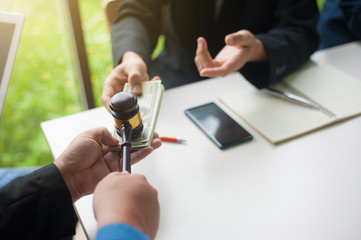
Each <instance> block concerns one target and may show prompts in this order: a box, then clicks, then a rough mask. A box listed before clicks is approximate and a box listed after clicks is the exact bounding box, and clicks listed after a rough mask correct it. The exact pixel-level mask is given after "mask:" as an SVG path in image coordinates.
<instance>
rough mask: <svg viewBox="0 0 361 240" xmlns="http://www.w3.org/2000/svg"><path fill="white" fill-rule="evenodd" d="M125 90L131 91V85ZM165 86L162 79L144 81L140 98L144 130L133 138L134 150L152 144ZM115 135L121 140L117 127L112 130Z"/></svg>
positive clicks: (117, 148)
mask: <svg viewBox="0 0 361 240" xmlns="http://www.w3.org/2000/svg"><path fill="white" fill-rule="evenodd" d="M123 91H124V92H130V85H129V84H128V83H127V84H125V86H124V90H123ZM163 92H164V87H163V85H162V82H161V80H154V81H148V82H143V93H142V94H141V95H139V96H137V98H138V104H139V111H140V116H141V119H142V122H143V126H144V128H143V132H142V134H141V135H140V136H139V137H138V138H136V139H132V150H136V149H139V148H143V147H147V146H150V144H151V142H152V138H153V134H154V130H155V125H156V123H157V119H158V114H159V109H160V104H161V102H162V97H163ZM112 134H113V136H114V137H115V138H117V139H118V140H119V141H120V142H121V137H120V136H119V135H118V134H117V132H116V130H115V127H114V129H113V132H112ZM110 150H111V151H121V147H120V145H119V146H115V147H111V149H110Z"/></svg>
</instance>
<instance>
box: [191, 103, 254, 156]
mask: <svg viewBox="0 0 361 240" xmlns="http://www.w3.org/2000/svg"><path fill="white" fill-rule="evenodd" d="M185 114H186V115H187V116H188V117H189V118H190V119H191V120H192V121H193V122H194V123H195V124H196V125H197V126H198V127H199V128H200V129H201V130H202V131H203V132H204V133H205V134H206V135H207V136H208V137H209V138H210V139H211V140H212V141H213V142H214V143H215V144H216V145H217V146H218V147H219V148H221V149H225V148H228V147H231V146H233V145H235V144H238V143H242V142H245V141H248V140H251V139H252V138H253V137H252V135H251V134H250V133H248V132H247V131H246V130H245V129H244V128H243V127H241V126H240V125H239V124H238V123H237V122H236V121H234V120H233V119H232V118H231V117H230V116H228V115H227V114H226V113H225V112H224V111H223V110H222V109H221V108H219V107H218V106H217V105H216V104H215V103H213V102H212V103H207V104H204V105H201V106H198V107H194V108H190V109H187V110H185Z"/></svg>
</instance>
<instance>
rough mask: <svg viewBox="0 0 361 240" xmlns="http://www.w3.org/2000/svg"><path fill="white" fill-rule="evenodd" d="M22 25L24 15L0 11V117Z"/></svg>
mask: <svg viewBox="0 0 361 240" xmlns="http://www.w3.org/2000/svg"><path fill="white" fill-rule="evenodd" d="M23 23H24V15H22V14H18V13H9V12H3V11H0V117H1V113H2V109H3V106H4V102H5V96H6V91H7V88H8V85H9V81H10V76H11V72H12V69H13V65H14V60H15V55H16V51H17V49H18V44H19V40H20V35H21V30H22V27H23Z"/></svg>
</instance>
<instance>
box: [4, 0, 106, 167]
mask: <svg viewBox="0 0 361 240" xmlns="http://www.w3.org/2000/svg"><path fill="white" fill-rule="evenodd" d="M101 4H102V1H100V0H79V7H80V11H81V17H82V21H83V29H84V33H85V40H86V44H87V53H88V60H89V65H90V66H89V67H90V69H91V81H92V87H93V92H94V98H95V101H96V106H101V102H100V95H101V91H102V84H103V79H105V77H106V76H107V74H108V73H109V72H110V71H111V69H112V59H111V45H110V39H109V34H108V32H107V29H106V23H105V19H104V16H103V12H102V8H101ZM0 10H3V11H9V12H18V13H23V14H24V15H25V22H24V28H23V32H22V36H21V39H20V44H19V48H18V52H17V56H16V59H15V64H14V68H13V73H12V77H11V80H10V84H9V88H8V92H7V95H6V101H5V105H4V109H3V114H2V117H1V119H0V167H15V166H37V165H44V164H47V163H50V162H52V161H53V157H52V155H51V153H50V150H49V147H48V145H47V142H46V140H45V137H44V135H43V133H42V130H41V127H40V122H42V121H46V120H50V119H54V118H58V117H62V116H65V115H69V114H73V113H76V112H79V111H82V110H83V108H82V104H81V100H80V93H79V90H78V85H77V80H76V74H75V69H74V64H73V59H72V55H71V54H72V52H71V45H70V37H69V34H68V29H67V22H66V19H65V13H64V6H63V1H62V0H51V1H46V0H0ZM0 34H1V33H0Z"/></svg>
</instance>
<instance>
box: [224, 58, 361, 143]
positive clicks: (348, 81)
mask: <svg viewBox="0 0 361 240" xmlns="http://www.w3.org/2000/svg"><path fill="white" fill-rule="evenodd" d="M272 87H273V88H276V89H279V90H282V91H288V92H291V93H293V94H296V95H298V96H301V97H303V98H306V99H308V100H310V101H311V102H313V103H314V104H316V105H317V107H318V108H317V109H312V108H307V107H304V106H299V105H296V104H294V103H290V102H287V101H285V100H283V99H280V98H276V97H273V96H270V95H267V94H265V93H264V92H262V91H260V90H258V89H256V88H255V87H253V86H252V85H250V84H247V85H246V86H245V87H243V88H242V89H239V90H236V91H233V92H230V93H227V94H224V95H222V96H220V101H221V102H223V103H224V104H225V105H226V106H228V107H229V108H230V109H231V110H232V111H233V112H235V113H236V114H237V115H238V116H239V117H241V118H242V119H244V120H245V121H246V122H247V123H248V124H249V125H251V126H252V127H253V128H254V129H255V130H256V131H258V132H259V133H260V134H261V135H263V136H264V137H265V138H266V139H268V140H269V141H270V142H271V143H273V144H277V143H281V142H283V141H286V140H289V139H292V138H295V137H298V136H300V135H303V134H306V133H309V132H312V131H315V130H317V129H319V128H322V127H325V126H327V125H330V124H333V123H336V122H338V121H341V120H345V119H347V118H351V117H354V116H357V115H360V114H361V79H354V78H352V77H350V76H348V75H347V74H345V73H343V72H341V71H340V70H338V69H336V68H334V67H332V66H329V65H323V66H319V65H316V64H314V63H311V62H310V63H309V64H307V65H306V66H304V67H303V68H302V69H300V70H298V71H296V72H295V73H293V74H291V75H289V76H288V77H286V78H285V79H284V80H283V81H281V82H279V83H277V84H274V85H272Z"/></svg>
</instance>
